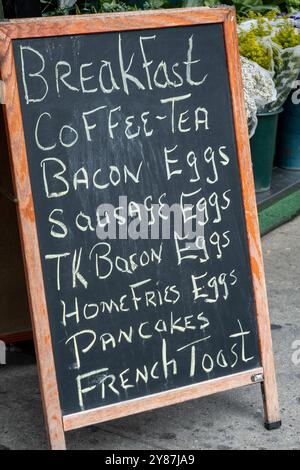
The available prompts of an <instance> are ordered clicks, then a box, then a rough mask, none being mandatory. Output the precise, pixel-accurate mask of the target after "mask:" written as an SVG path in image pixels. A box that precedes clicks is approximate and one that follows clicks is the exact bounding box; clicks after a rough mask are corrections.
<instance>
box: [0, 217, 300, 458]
mask: <svg viewBox="0 0 300 470" xmlns="http://www.w3.org/2000/svg"><path fill="white" fill-rule="evenodd" d="M263 249H264V255H265V265H266V274H267V283H268V294H269V303H270V312H271V322H272V332H273V341H274V351H275V357H276V363H277V377H278V386H279V395H280V405H281V410H282V421H283V426H282V428H281V429H279V430H276V431H272V432H269V431H266V430H265V429H264V426H263V410H262V400H261V393H260V387H259V386H251V387H246V388H243V389H238V390H233V391H231V392H228V393H223V394H219V395H215V396H210V397H207V398H202V399H199V400H194V401H191V402H187V403H184V404H181V405H176V406H172V407H169V408H164V409H161V410H156V411H153V412H148V413H144V414H140V415H137V416H132V417H127V418H124V419H121V420H118V421H114V422H110V423H107V424H102V425H97V426H92V427H89V428H85V429H83V430H78V431H74V432H71V433H68V434H67V445H68V448H69V449H104V450H135V449H136V450H140V449H145V450H175V451H176V450H180V449H183V450H195V449H298V450H299V449H300V217H298V218H297V219H295V220H294V221H292V222H290V223H289V224H286V225H284V226H282V227H280V228H279V229H277V230H276V231H274V232H272V233H270V234H269V235H267V236H265V237H264V239H263ZM297 341H298V342H299V344H298V345H297V343H296V342H297ZM293 347H295V348H296V347H297V349H298V350H299V352H297V349H293ZM8 359H9V365H7V366H0V367H1V369H0V450H1V449H3V450H4V449H12V450H13V449H46V447H47V442H46V434H45V430H44V424H43V413H42V405H41V398H40V393H39V386H38V378H37V370H36V366H35V361H34V355H33V353H32V351H31V350H30V348H29V349H28V350H25V351H22V352H15V353H11V354H10V355H9V358H8ZM297 363H299V364H298V365H297Z"/></svg>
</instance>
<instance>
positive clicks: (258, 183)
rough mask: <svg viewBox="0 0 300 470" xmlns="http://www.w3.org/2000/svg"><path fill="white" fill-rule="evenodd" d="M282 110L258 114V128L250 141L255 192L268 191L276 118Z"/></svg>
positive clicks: (273, 151) (275, 134)
mask: <svg viewBox="0 0 300 470" xmlns="http://www.w3.org/2000/svg"><path fill="white" fill-rule="evenodd" d="M281 112H282V109H280V110H278V111H275V112H271V113H262V114H258V116H257V117H258V126H257V129H256V132H255V134H254V136H253V137H252V139H251V141H250V145H251V156H252V165H253V173H254V182H255V191H256V192H257V193H261V192H264V191H269V190H270V188H271V182H272V170H273V164H274V157H275V149H276V136H277V127H278V116H279V114H280V113H281Z"/></svg>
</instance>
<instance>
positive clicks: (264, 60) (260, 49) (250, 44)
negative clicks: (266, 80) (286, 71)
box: [239, 30, 272, 70]
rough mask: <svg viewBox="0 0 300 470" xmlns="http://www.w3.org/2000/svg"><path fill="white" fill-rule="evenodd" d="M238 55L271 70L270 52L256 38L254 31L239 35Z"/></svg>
mask: <svg viewBox="0 0 300 470" xmlns="http://www.w3.org/2000/svg"><path fill="white" fill-rule="evenodd" d="M239 49H240V54H241V55H242V56H243V57H246V59H249V60H252V61H253V62H256V63H257V64H258V65H260V66H261V67H263V68H264V69H266V70H271V69H272V51H271V50H270V48H268V47H267V46H266V45H264V44H263V42H261V41H260V39H259V38H258V37H257V36H256V34H255V31H254V30H250V31H248V32H242V33H240V34H239Z"/></svg>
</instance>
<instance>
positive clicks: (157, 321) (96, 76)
mask: <svg viewBox="0 0 300 470" xmlns="http://www.w3.org/2000/svg"><path fill="white" fill-rule="evenodd" d="M13 43H14V55H15V63H16V69H17V77H18V83H19V92H20V99H21V107H22V116H23V124H24V131H25V141H26V148H27V158H28V162H29V172H30V180H31V185H32V194H33V199H34V207H35V213H36V223H37V230H38V237H39V243H40V253H41V260H42V266H43V273H44V283H45V290H46V298H47V306H48V313H49V320H50V326H51V334H52V343H53V350H54V356H55V366H56V373H57V381H58V387H59V394H60V402H61V407H62V411H63V414H64V415H68V414H71V413H76V412H79V411H82V410H89V409H93V408H98V407H102V406H105V405H108V404H113V403H118V402H121V401H126V400H131V399H134V398H137V397H142V396H146V395H152V394H155V393H158V392H163V391H166V390H171V389H175V388H180V387H183V386H186V385H189V384H194V383H195V384H196V383H199V382H203V381H207V380H211V379H215V378H219V377H224V376H228V375H231V374H235V373H239V372H242V371H247V370H251V369H254V368H255V367H257V366H259V365H260V359H259V350H258V336H257V325H256V314H255V306H254V295H253V289H252V278H251V271H250V266H249V253H248V247H247V234H246V227H245V218H244V212H243V203H242V195H241V185H240V175H239V168H238V161H237V150H236V144H235V134H234V127H233V116H232V105H231V96H230V89H229V81H228V71H227V63H226V54H225V46H224V33H223V27H222V25H219V24H213V25H201V26H192V27H175V28H166V29H157V30H147V31H132V32H125V33H120V34H119V33H105V34H91V35H78V36H72V37H71V36H65V37H60V38H57V37H52V38H43V39H28V40H23V39H22V40H15V41H14V42H13ZM168 207H169V208H171V209H172V208H173V212H172V211H171V212H168ZM178 214H180V216H181V218H182V215H183V214H184V217H185V225H184V229H185V230H184V231H182V232H180V223H179V216H178ZM195 215H196V218H192V216H195ZM108 220H109V222H110V223H109V224H105V222H108ZM125 222H127V225H128V227H129V232H130V237H128V236H126V226H125ZM169 222H170V223H169ZM124 227H125V228H124ZM157 227H159V230H158V232H157V233H155V231H156V230H157ZM187 227H188V230H187ZM151 229H152V238H151V237H149V234H150V232H151ZM168 230H169V232H170V234H169V235H168ZM105 231H106V232H107V231H109V235H110V238H106V239H104V232H105ZM124 231H125V232H124ZM162 233H163V237H162ZM188 234H190V239H189V240H188V239H184V237H186V236H188ZM192 234H194V236H192ZM114 235H115V236H114Z"/></svg>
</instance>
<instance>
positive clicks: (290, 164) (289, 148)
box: [276, 98, 300, 170]
mask: <svg viewBox="0 0 300 470" xmlns="http://www.w3.org/2000/svg"><path fill="white" fill-rule="evenodd" d="M276 164H277V165H278V166H280V167H281V168H285V169H287V170H300V104H293V102H292V99H291V98H290V99H289V100H288V102H287V104H286V106H285V109H284V113H283V114H282V116H280V121H279V127H278V138H277V150H276Z"/></svg>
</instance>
